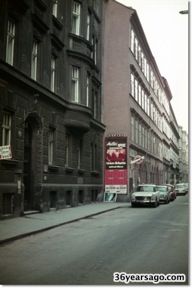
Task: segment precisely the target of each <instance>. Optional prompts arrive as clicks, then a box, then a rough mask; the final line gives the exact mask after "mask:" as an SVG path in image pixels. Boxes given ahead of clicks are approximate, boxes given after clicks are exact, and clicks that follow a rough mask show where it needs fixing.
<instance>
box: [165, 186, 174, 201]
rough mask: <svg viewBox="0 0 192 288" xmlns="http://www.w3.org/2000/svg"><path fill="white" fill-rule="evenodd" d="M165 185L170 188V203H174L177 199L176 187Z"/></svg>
mask: <svg viewBox="0 0 192 288" xmlns="http://www.w3.org/2000/svg"><path fill="white" fill-rule="evenodd" d="M164 185H166V186H168V188H169V196H170V201H174V200H175V199H176V198H177V195H176V192H175V188H174V186H173V185H171V184H164Z"/></svg>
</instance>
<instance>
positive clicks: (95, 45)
mask: <svg viewBox="0 0 192 288" xmlns="http://www.w3.org/2000/svg"><path fill="white" fill-rule="evenodd" d="M93 53H94V56H93V59H94V63H95V65H97V62H98V59H97V58H98V57H97V53H98V40H97V39H95V41H94V46H93Z"/></svg>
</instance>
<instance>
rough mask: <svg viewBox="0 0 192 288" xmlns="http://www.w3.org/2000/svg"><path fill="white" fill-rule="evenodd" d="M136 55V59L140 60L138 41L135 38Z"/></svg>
mask: <svg viewBox="0 0 192 288" xmlns="http://www.w3.org/2000/svg"><path fill="white" fill-rule="evenodd" d="M134 54H135V59H136V60H138V40H137V38H135V51H134Z"/></svg>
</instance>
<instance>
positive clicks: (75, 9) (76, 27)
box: [72, 1, 81, 35]
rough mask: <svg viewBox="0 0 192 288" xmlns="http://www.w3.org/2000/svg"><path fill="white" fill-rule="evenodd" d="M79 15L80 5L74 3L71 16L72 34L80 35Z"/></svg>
mask: <svg viewBox="0 0 192 288" xmlns="http://www.w3.org/2000/svg"><path fill="white" fill-rule="evenodd" d="M80 13H81V5H80V4H79V3H78V2H76V1H74V2H73V15H72V33H74V34H76V35H80Z"/></svg>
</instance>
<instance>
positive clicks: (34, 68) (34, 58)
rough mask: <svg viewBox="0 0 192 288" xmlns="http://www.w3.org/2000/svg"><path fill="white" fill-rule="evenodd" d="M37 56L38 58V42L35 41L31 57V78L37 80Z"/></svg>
mask: <svg viewBox="0 0 192 288" xmlns="http://www.w3.org/2000/svg"><path fill="white" fill-rule="evenodd" d="M37 58H38V44H37V41H36V40H34V41H33V47H32V57H31V78H32V79H33V80H37Z"/></svg>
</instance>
